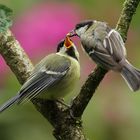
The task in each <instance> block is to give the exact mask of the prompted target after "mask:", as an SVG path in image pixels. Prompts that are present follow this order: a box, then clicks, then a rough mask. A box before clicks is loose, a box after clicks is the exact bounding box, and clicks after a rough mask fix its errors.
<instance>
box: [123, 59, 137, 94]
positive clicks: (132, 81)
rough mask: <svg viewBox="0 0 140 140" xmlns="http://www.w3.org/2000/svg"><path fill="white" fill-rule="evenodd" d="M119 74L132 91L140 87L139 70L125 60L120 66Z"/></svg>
mask: <svg viewBox="0 0 140 140" xmlns="http://www.w3.org/2000/svg"><path fill="white" fill-rule="evenodd" d="M121 75H122V77H123V78H124V79H125V81H126V83H127V84H128V86H129V87H130V89H131V90H132V91H137V90H138V89H140V70H138V69H136V68H135V67H133V66H132V65H131V64H130V63H129V62H128V61H127V60H126V61H125V64H124V67H123V68H122V71H121Z"/></svg>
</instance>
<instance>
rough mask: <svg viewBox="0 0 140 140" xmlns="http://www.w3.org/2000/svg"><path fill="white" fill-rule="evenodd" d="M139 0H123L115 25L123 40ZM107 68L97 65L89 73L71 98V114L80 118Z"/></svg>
mask: <svg viewBox="0 0 140 140" xmlns="http://www.w3.org/2000/svg"><path fill="white" fill-rule="evenodd" d="M139 2H140V0H125V2H124V6H123V10H122V12H121V15H120V18H119V20H118V23H117V25H116V30H118V31H119V33H120V34H121V36H122V38H123V40H124V41H126V37H127V32H128V29H129V26H130V22H131V20H132V17H133V15H134V14H135V11H136V9H137V6H138V4H139ZM106 73H107V70H104V69H103V68H101V67H99V66H97V68H95V71H94V72H93V73H91V74H90V75H89V77H88V79H87V80H86V82H85V84H84V85H83V87H82V89H81V91H80V94H79V95H78V96H77V97H76V98H75V99H74V100H73V104H72V107H71V108H72V112H73V116H75V117H78V118H80V117H81V116H82V114H83V112H84V110H85V108H86V106H87V104H88V102H89V101H90V100H91V98H92V96H93V94H94V93H95V90H96V89H97V87H98V86H99V84H100V82H101V81H102V80H103V78H104V76H105V74H106Z"/></svg>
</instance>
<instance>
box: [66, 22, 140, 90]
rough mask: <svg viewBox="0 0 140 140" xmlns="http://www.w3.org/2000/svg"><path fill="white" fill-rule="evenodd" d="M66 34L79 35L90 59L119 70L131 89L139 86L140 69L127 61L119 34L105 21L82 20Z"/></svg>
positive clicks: (105, 67)
mask: <svg viewBox="0 0 140 140" xmlns="http://www.w3.org/2000/svg"><path fill="white" fill-rule="evenodd" d="M68 35H69V36H70V37H72V36H75V35H76V36H78V37H80V40H81V44H82V46H83V48H84V50H85V51H86V52H87V54H88V55H89V56H90V57H91V59H92V60H94V61H95V63H96V64H98V65H100V66H101V67H103V68H104V69H107V70H113V71H116V72H120V73H121V75H122V77H123V78H124V80H125V81H126V82H127V84H128V86H129V87H130V89H131V90H132V91H137V90H138V89H139V88H140V71H139V70H138V69H136V68H135V67H134V66H132V65H131V64H130V62H128V60H127V59H126V49H125V45H124V42H123V39H122V37H121V35H120V34H119V33H118V32H117V31H116V30H115V29H111V28H110V27H109V26H108V24H107V23H105V22H100V21H96V20H87V21H83V22H81V23H78V24H77V25H76V26H75V29H74V30H72V31H71V32H70V33H68Z"/></svg>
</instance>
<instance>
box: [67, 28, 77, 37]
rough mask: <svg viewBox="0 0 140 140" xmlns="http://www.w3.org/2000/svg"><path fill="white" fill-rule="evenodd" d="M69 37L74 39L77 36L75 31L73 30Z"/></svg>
mask: <svg viewBox="0 0 140 140" xmlns="http://www.w3.org/2000/svg"><path fill="white" fill-rule="evenodd" d="M67 36H69V37H73V36H77V34H76V32H75V30H72V31H71V32H69V33H68V34H67Z"/></svg>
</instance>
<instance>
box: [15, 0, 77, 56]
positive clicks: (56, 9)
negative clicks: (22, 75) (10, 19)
mask: <svg viewBox="0 0 140 140" xmlns="http://www.w3.org/2000/svg"><path fill="white" fill-rule="evenodd" d="M77 9H78V8H76V7H75V6H73V5H71V4H62V3H60V4H59V3H57V4H56V3H45V4H41V5H37V6H35V7H34V8H32V9H31V10H30V11H27V12H26V13H24V15H21V16H20V17H19V18H18V20H17V21H16V23H15V24H14V27H13V32H14V34H15V36H16V37H17V39H18V40H19V42H20V43H21V44H22V46H23V47H24V49H25V50H26V51H27V53H28V54H29V55H31V56H36V55H38V54H40V53H42V52H44V51H45V52H48V51H49V50H56V45H57V44H58V42H59V41H60V40H62V39H63V38H64V37H65V34H66V33H68V32H69V31H70V30H71V29H72V28H73V27H74V25H75V24H76V23H77V22H78V21H79V19H80V18H79V17H80V14H79V12H78V10H77Z"/></svg>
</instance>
